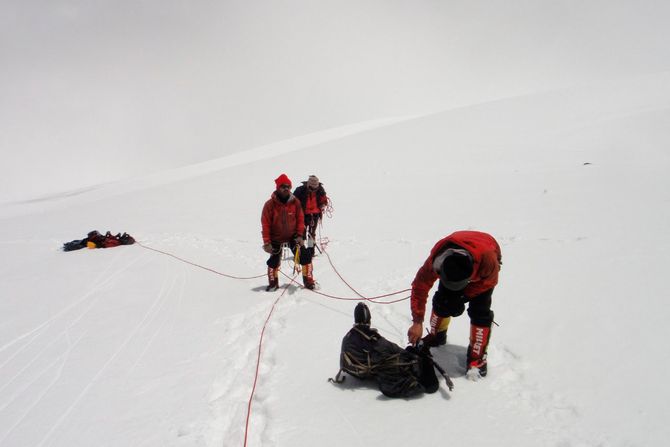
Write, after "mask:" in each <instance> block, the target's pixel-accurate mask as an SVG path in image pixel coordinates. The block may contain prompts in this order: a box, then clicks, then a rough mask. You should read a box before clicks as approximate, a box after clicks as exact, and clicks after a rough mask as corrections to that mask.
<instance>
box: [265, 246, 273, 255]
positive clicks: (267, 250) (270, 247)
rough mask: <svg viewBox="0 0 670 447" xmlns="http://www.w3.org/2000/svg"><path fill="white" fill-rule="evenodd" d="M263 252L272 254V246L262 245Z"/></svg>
mask: <svg viewBox="0 0 670 447" xmlns="http://www.w3.org/2000/svg"><path fill="white" fill-rule="evenodd" d="M263 250H264V251H265V252H266V253H269V254H272V244H263Z"/></svg>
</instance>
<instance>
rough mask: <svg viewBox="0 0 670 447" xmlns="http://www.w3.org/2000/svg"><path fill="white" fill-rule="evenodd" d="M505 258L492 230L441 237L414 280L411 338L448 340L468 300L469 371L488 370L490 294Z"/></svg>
mask: <svg viewBox="0 0 670 447" xmlns="http://www.w3.org/2000/svg"><path fill="white" fill-rule="evenodd" d="M501 260H502V255H501V252H500V246H499V245H498V242H496V240H495V239H494V238H493V236H491V235H489V234H487V233H482V232H479V231H457V232H455V233H452V234H450V235H449V236H447V237H445V238H444V239H442V240H440V241H439V242H437V244H435V246H434V247H433V249H432V250H431V252H430V255H429V256H428V259H426V262H424V264H423V265H422V266H421V268H420V269H419V271H418V272H417V273H416V276H415V278H414V281H413V282H412V298H411V309H412V321H413V323H412V326H410V328H409V330H408V331H407V336H408V338H409V341H410V343H413V344H416V343H417V342H419V340H423V342H424V343H425V344H426V345H428V346H432V347H434V346H439V345H443V344H445V343H446V342H447V328H448V326H449V322H450V321H451V317H457V316H459V315H461V314H462V313H463V311H464V310H465V304H466V303H467V304H468V315H469V317H470V346H469V347H468V353H467V365H466V368H467V374H468V376H469V377H472V378H474V377H476V376H481V377H484V376H486V374H487V364H486V350H487V347H488V343H489V339H490V337H491V326H492V324H493V311H492V310H491V296H492V294H493V289H494V287H495V286H496V285H497V284H498V272H499V271H500V264H501ZM438 278H439V280H440V282H439V285H438V289H437V291H436V292H435V295H434V296H433V303H432V304H433V305H432V311H431V316H430V332H429V333H428V335H426V336H425V337H423V339H422V338H421V336H422V335H423V321H424V316H425V313H426V301H427V298H428V292H429V291H430V289H431V288H432V287H433V284H434V283H435V281H436V280H437V279H438Z"/></svg>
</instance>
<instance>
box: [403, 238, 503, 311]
mask: <svg viewBox="0 0 670 447" xmlns="http://www.w3.org/2000/svg"><path fill="white" fill-rule="evenodd" d="M447 245H450V246H451V245H457V246H458V247H460V248H464V249H466V250H467V251H468V252H469V253H470V254H471V255H472V259H473V261H474V266H473V271H472V276H471V277H470V283H469V284H468V286H467V287H466V288H465V290H464V291H463V295H465V297H466V298H474V297H475V296H477V295H479V294H481V293H482V292H485V291H487V290H489V289H491V288H493V287H495V285H496V284H498V272H499V271H500V261H501V259H502V255H501V253H500V246H499V245H498V242H496V240H495V239H494V238H493V236H491V235H490V234H487V233H482V232H479V231H457V232H455V233H452V234H450V235H449V236H447V237H445V238H444V239H442V240H440V241H439V242H438V243H437V244H435V246H434V247H433V249H432V250H431V251H430V256H428V259H426V262H424V263H423V265H422V266H421V268H420V269H419V271H418V272H416V276H415V277H414V281H412V299H411V307H412V320H413V321H414V322H419V323H420V322H423V319H424V315H425V313H426V300H427V299H428V292H430V289H431V288H432V287H433V284H434V283H435V281H436V280H437V279H438V278H439V274H438V272H436V271H435V270H434V268H433V261H434V260H435V257H436V256H437V255H439V254H440V253H441V252H442V251H443V250H444V249H446V248H447Z"/></svg>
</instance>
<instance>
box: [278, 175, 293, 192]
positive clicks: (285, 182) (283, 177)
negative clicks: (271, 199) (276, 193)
mask: <svg viewBox="0 0 670 447" xmlns="http://www.w3.org/2000/svg"><path fill="white" fill-rule="evenodd" d="M275 185H277V189H279V185H288V186H289V188H290V187H292V186H293V185H292V184H291V179H290V178H288V176H287V175H286V174H282V175H280V176H279V177H277V178H276V179H275Z"/></svg>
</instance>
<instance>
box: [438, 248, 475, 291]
mask: <svg viewBox="0 0 670 447" xmlns="http://www.w3.org/2000/svg"><path fill="white" fill-rule="evenodd" d="M472 270H473V263H472V256H471V255H470V253H468V251H467V250H465V249H462V248H449V249H447V251H446V256H445V257H444V260H443V261H442V268H441V269H440V282H441V283H442V285H443V286H444V287H445V288H447V289H448V290H463V289H465V288H466V287H467V285H468V284H469V283H470V277H471V276H472Z"/></svg>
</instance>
